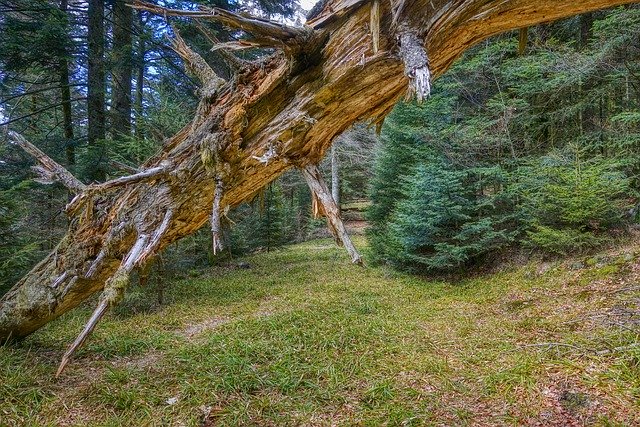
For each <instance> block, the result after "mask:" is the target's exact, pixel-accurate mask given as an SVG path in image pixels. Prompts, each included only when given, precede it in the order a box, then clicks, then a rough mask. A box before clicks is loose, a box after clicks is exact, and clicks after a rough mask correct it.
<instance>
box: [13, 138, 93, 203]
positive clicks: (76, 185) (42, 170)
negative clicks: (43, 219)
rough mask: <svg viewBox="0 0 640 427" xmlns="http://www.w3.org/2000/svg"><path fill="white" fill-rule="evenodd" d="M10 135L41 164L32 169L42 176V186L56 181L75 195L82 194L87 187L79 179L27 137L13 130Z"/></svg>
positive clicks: (14, 141)
mask: <svg viewBox="0 0 640 427" xmlns="http://www.w3.org/2000/svg"><path fill="white" fill-rule="evenodd" d="M8 135H9V138H11V140H12V141H13V143H14V144H16V145H18V146H20V148H22V149H23V150H24V151H26V152H27V153H28V154H30V155H31V156H33V157H35V159H36V160H37V161H38V163H40V166H33V167H32V169H33V170H34V171H35V172H37V173H38V175H40V178H39V179H36V181H37V182H39V183H41V184H53V183H54V182H55V181H58V182H60V183H62V184H63V185H64V186H65V187H67V188H68V189H69V190H71V191H73V192H74V193H80V192H82V191H84V190H85V188H86V186H85V185H84V184H83V183H82V182H80V180H79V179H78V178H76V177H75V176H73V175H72V174H71V172H69V171H68V170H66V169H65V168H64V167H62V166H61V165H59V164H58V163H56V162H55V161H54V160H53V159H52V158H51V157H49V156H47V155H46V154H45V153H44V152H42V151H41V150H40V149H39V148H38V147H36V146H35V145H33V144H32V143H30V142H29V141H27V140H26V139H25V137H23V136H22V135H20V134H19V133H17V132H14V131H11V130H10V131H9V132H8Z"/></svg>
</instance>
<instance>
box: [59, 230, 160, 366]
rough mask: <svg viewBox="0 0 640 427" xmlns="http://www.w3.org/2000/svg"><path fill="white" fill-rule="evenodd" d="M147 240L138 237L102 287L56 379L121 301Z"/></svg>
mask: <svg viewBox="0 0 640 427" xmlns="http://www.w3.org/2000/svg"><path fill="white" fill-rule="evenodd" d="M148 239H149V236H148V235H146V234H141V235H139V236H138V239H137V240H136V243H135V244H134V245H133V248H131V251H129V253H128V254H127V256H126V257H125V259H124V260H123V261H122V263H121V264H120V268H118V270H117V271H116V272H115V273H114V275H113V276H112V277H111V278H110V279H109V280H108V281H107V283H106V284H105V285H104V290H103V291H102V295H101V297H100V302H99V303H98V306H97V307H96V309H95V310H94V311H93V314H91V317H90V318H89V320H88V321H87V323H86V324H85V326H84V328H83V329H82V332H80V334H79V335H78V337H77V338H76V339H75V340H74V341H73V343H72V344H71V345H70V346H69V348H68V349H67V351H66V352H65V353H64V356H62V360H61V361H60V366H59V367H58V370H57V371H56V378H58V377H59V376H60V374H61V373H62V371H64V368H65V367H66V366H67V364H68V363H69V361H70V360H71V356H73V354H74V353H75V352H76V351H77V350H78V349H79V348H80V347H81V346H82V344H84V342H85V341H86V340H87V338H88V337H89V335H91V332H93V330H94V329H95V327H96V325H97V324H98V322H99V321H100V319H102V317H104V315H105V313H106V312H107V309H108V308H109V307H111V306H113V305H115V304H117V303H118V302H119V301H120V300H121V299H122V297H123V295H124V291H125V289H126V287H127V286H128V284H129V274H130V273H131V270H133V268H134V267H135V265H136V263H137V262H138V260H139V258H140V255H141V253H142V252H143V249H144V248H145V245H146V243H147V240H148Z"/></svg>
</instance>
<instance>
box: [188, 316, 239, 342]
mask: <svg viewBox="0 0 640 427" xmlns="http://www.w3.org/2000/svg"><path fill="white" fill-rule="evenodd" d="M230 321H231V320H230V319H229V318H228V317H212V318H210V319H207V320H205V321H203V322H200V323H194V324H192V325H189V326H187V327H186V328H185V329H183V330H182V331H181V332H180V335H182V336H184V337H186V338H189V339H192V338H196V337H197V336H198V335H201V334H202V333H204V332H207V331H211V330H213V329H217V328H218V327H220V326H222V325H224V324H226V323H229V322H230Z"/></svg>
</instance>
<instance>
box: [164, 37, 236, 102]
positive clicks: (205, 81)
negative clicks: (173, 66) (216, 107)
mask: <svg viewBox="0 0 640 427" xmlns="http://www.w3.org/2000/svg"><path fill="white" fill-rule="evenodd" d="M173 32H174V34H175V37H174V38H173V39H172V40H171V47H172V49H173V50H174V51H175V52H176V53H177V54H178V55H180V57H181V58H182V60H183V61H184V63H185V66H186V68H187V71H188V72H189V73H190V74H191V75H193V76H194V77H196V78H197V79H198V80H200V82H201V83H202V86H203V88H204V89H206V90H207V92H215V90H216V89H217V88H219V87H220V86H222V85H223V84H224V83H225V80H224V79H223V78H221V77H220V76H218V75H217V74H216V72H215V71H213V68H211V67H210V66H209V64H207V61H205V60H204V58H203V57H202V56H200V54H198V53H197V52H195V51H193V50H192V49H191V48H190V47H189V46H188V45H187V43H185V41H184V40H183V39H182V37H180V33H179V32H178V30H177V29H175V28H173Z"/></svg>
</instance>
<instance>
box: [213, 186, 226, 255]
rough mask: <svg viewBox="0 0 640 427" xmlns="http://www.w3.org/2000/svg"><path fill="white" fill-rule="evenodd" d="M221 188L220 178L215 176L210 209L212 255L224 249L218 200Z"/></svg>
mask: <svg viewBox="0 0 640 427" xmlns="http://www.w3.org/2000/svg"><path fill="white" fill-rule="evenodd" d="M222 190H223V184H222V180H221V179H220V178H216V188H215V190H214V194H213V207H212V209H211V242H212V246H213V254H214V255H216V254H218V252H222V249H224V245H223V244H222V238H221V234H222V233H221V226H220V215H221V213H220V202H221V200H222Z"/></svg>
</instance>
